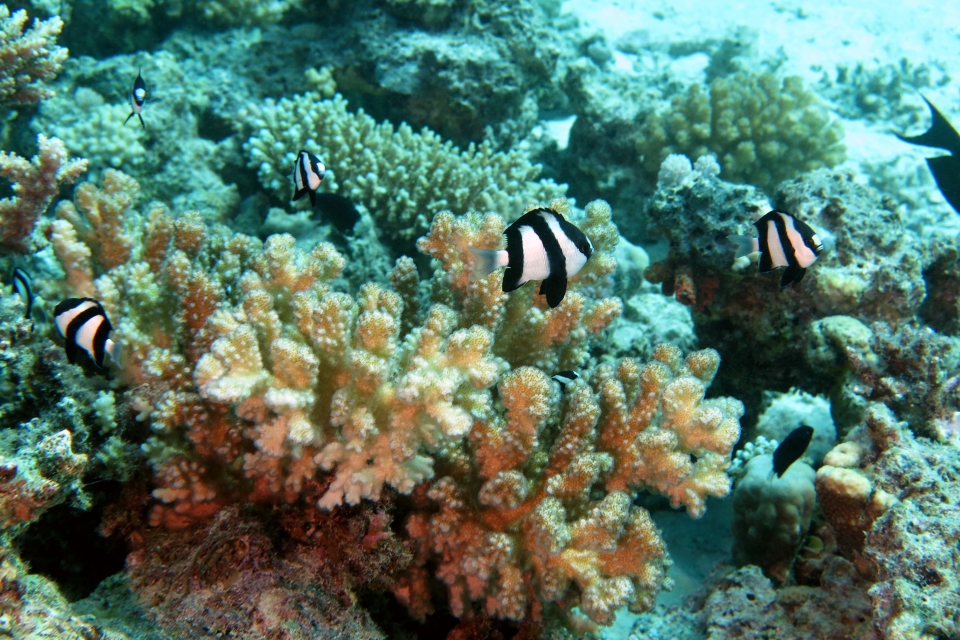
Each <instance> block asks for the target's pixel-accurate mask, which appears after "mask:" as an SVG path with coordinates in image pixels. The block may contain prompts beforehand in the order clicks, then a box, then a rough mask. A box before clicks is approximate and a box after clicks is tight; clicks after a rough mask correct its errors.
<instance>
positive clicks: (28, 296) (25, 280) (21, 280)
mask: <svg viewBox="0 0 960 640" xmlns="http://www.w3.org/2000/svg"><path fill="white" fill-rule="evenodd" d="M13 290H14V291H16V292H17V293H18V294H19V295H20V297H21V298H23V304H24V305H26V307H27V311H26V313H25V314H24V317H25V318H27V319H29V318H30V310H31V309H32V308H33V289H31V288H30V275H29V274H28V273H27V272H26V271H24V270H23V269H21V268H20V267H14V269H13Z"/></svg>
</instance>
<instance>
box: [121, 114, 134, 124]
mask: <svg viewBox="0 0 960 640" xmlns="http://www.w3.org/2000/svg"><path fill="white" fill-rule="evenodd" d="M134 115H136V111H131V112H130V115H128V116H127V119H126V120H124V121H123V124H127V123H128V122H129V121H130V118H132V117H133V116H134Z"/></svg>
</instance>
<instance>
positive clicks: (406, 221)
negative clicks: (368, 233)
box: [242, 92, 564, 247]
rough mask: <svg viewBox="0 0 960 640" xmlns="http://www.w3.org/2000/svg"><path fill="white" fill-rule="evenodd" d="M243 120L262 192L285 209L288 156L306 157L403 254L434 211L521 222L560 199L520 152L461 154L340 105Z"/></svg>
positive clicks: (282, 109)
mask: <svg viewBox="0 0 960 640" xmlns="http://www.w3.org/2000/svg"><path fill="white" fill-rule="evenodd" d="M242 118H243V122H242V128H243V130H244V131H248V132H251V134H252V135H251V136H250V138H249V140H248V141H247V142H246V143H245V144H244V150H245V152H246V154H247V156H248V160H249V163H250V166H252V167H255V168H257V169H258V170H259V175H260V182H261V183H262V184H263V185H264V187H266V188H267V189H269V190H270V191H271V192H272V193H273V194H274V195H276V196H277V197H279V198H280V199H282V200H283V201H288V200H289V198H290V196H291V191H290V189H291V186H290V177H289V173H290V168H291V167H292V166H293V161H294V156H295V154H296V152H297V150H298V149H301V148H307V149H309V150H311V151H313V152H315V153H318V154H319V155H320V157H321V158H322V159H323V161H324V164H325V165H326V167H327V169H328V172H327V176H326V177H325V178H324V181H323V184H322V186H321V189H322V190H323V191H325V192H339V193H340V194H341V195H343V196H345V197H347V198H349V199H350V200H352V201H353V202H354V203H355V204H359V205H362V206H363V207H365V208H366V209H367V211H369V212H370V214H371V215H372V216H373V217H374V219H375V220H376V221H377V223H378V225H379V226H380V228H381V229H382V230H383V231H384V232H385V233H386V234H387V237H388V238H389V239H391V240H392V241H394V242H399V243H400V246H401V247H408V246H409V245H410V243H411V242H412V241H413V240H415V239H416V238H417V237H418V236H419V235H420V234H422V233H423V232H425V231H426V230H427V226H428V225H429V222H430V220H431V219H432V218H433V217H434V215H435V214H437V213H438V212H440V211H443V210H451V211H453V212H454V213H466V212H467V211H501V212H504V213H507V214H509V213H511V212H518V213H519V212H520V211H522V210H523V207H524V206H526V205H528V204H531V203H542V202H548V201H550V200H551V199H552V198H554V197H557V196H560V195H562V194H563V192H564V187H562V186H560V185H557V184H555V183H554V182H553V181H551V180H540V181H537V180H536V178H537V176H538V175H539V173H540V167H539V165H534V164H531V163H530V162H529V161H528V160H527V159H526V157H525V156H524V155H523V154H522V153H520V152H509V153H501V152H495V151H494V149H493V147H492V145H490V144H487V143H483V144H480V145H478V146H474V145H470V147H468V148H467V149H466V150H465V151H460V150H459V149H457V148H456V147H454V146H453V145H452V144H451V143H449V142H444V141H443V140H442V139H441V138H440V136H438V135H437V134H436V133H433V132H432V131H430V130H429V129H424V130H422V131H421V132H419V133H417V132H414V131H413V129H411V128H410V127H409V126H407V125H401V126H400V127H398V128H396V129H395V128H394V126H393V125H392V124H390V123H388V122H385V123H381V124H377V123H376V122H375V121H374V120H373V118H371V117H370V116H368V115H366V114H365V113H364V112H363V110H360V111H358V112H357V113H349V112H348V111H347V103H346V101H345V100H344V99H343V98H342V97H340V96H339V95H338V96H334V98H333V99H332V100H324V99H322V97H321V96H320V95H319V94H316V93H313V92H308V93H304V94H301V95H297V96H294V97H293V98H283V99H281V100H280V101H274V100H267V101H266V102H265V103H263V104H262V105H260V106H257V105H253V106H251V107H249V108H247V109H246V110H245V111H244V113H243V114H242ZM438 194H442V195H441V196H440V197H438Z"/></svg>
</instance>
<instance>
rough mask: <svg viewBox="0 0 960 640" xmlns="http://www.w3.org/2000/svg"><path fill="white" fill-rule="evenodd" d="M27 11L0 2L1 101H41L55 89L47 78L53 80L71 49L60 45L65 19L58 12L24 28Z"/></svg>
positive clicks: (8, 102) (12, 102) (18, 103)
mask: <svg viewBox="0 0 960 640" xmlns="http://www.w3.org/2000/svg"><path fill="white" fill-rule="evenodd" d="M26 23H27V12H26V11H24V10H22V9H21V10H19V11H14V12H13V14H12V15H11V13H10V9H8V8H7V5H5V4H0V61H2V62H0V66H2V68H3V73H0V105H25V104H32V103H34V102H40V101H41V100H43V99H44V98H47V97H49V96H51V95H53V93H52V92H51V91H50V89H48V88H47V87H46V85H45V84H44V83H45V82H49V81H50V80H53V79H54V78H55V77H56V76H57V73H58V72H59V71H60V67H61V66H63V63H64V62H65V61H66V59H67V50H66V49H64V48H63V47H60V46H57V44H56V41H57V36H58V35H59V34H60V30H61V29H63V20H61V19H60V18H59V17H58V16H54V17H52V18H50V19H48V20H36V19H35V20H34V21H33V26H32V27H30V28H29V29H27V30H26V32H25V31H24V26H25V25H26Z"/></svg>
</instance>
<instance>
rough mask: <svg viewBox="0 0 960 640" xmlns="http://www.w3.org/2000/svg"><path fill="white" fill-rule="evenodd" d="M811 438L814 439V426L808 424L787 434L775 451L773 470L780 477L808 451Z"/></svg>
mask: <svg viewBox="0 0 960 640" xmlns="http://www.w3.org/2000/svg"><path fill="white" fill-rule="evenodd" d="M811 439H813V427H808V426H806V425H803V426H800V427H797V428H796V429H794V430H793V431H791V432H790V433H789V434H787V437H786V438H784V439H783V442H781V443H780V444H779V445H778V446H777V448H776V449H775V450H774V452H773V472H774V473H775V474H777V477H778V478H781V477H783V474H784V472H785V471H786V470H787V469H789V468H790V465H792V464H793V463H794V462H796V461H797V460H799V459H800V456H802V455H803V454H804V453H806V451H807V447H808V446H810V440H811Z"/></svg>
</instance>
